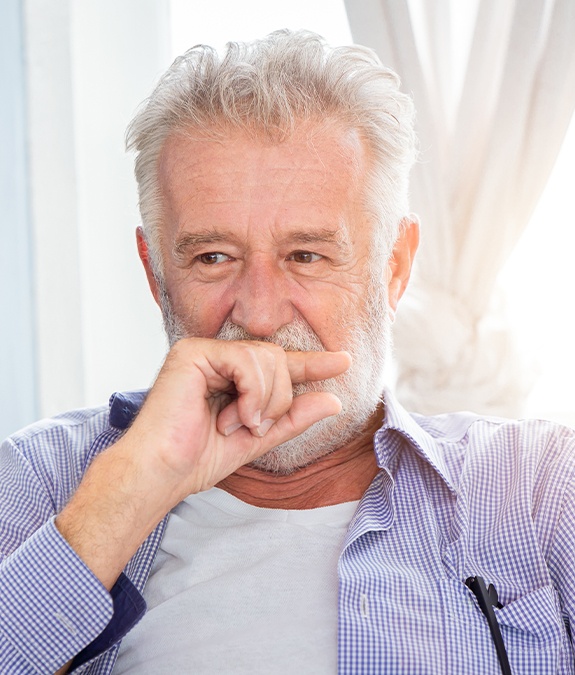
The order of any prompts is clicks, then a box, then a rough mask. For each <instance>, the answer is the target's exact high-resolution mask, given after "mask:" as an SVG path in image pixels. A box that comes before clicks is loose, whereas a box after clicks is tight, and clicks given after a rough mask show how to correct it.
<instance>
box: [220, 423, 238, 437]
mask: <svg viewBox="0 0 575 675" xmlns="http://www.w3.org/2000/svg"><path fill="white" fill-rule="evenodd" d="M241 426H242V425H241V423H240V422H238V423H236V424H230V426H229V427H226V428H225V429H224V436H230V435H231V434H233V433H234V431H237V430H238V429H239V428H240V427H241Z"/></svg>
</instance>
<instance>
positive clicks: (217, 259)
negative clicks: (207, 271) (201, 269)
mask: <svg viewBox="0 0 575 675" xmlns="http://www.w3.org/2000/svg"><path fill="white" fill-rule="evenodd" d="M196 260H199V261H200V262H201V263H202V264H203V265H217V264H218V263H222V262H226V260H229V256H227V255H226V254H225V253H218V252H214V253H212V252H210V253H202V254H200V255H199V256H198V257H197V258H196Z"/></svg>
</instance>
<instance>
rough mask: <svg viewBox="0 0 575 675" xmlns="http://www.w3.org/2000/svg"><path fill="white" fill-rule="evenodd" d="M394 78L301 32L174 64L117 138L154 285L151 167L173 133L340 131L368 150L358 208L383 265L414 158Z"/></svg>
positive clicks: (157, 211) (156, 218)
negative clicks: (127, 155) (131, 154)
mask: <svg viewBox="0 0 575 675" xmlns="http://www.w3.org/2000/svg"><path fill="white" fill-rule="evenodd" d="M398 87H399V78H398V77H397V75H396V74H395V73H394V72H393V71H391V70H390V69H388V68H385V67H384V66H383V65H382V64H381V62H380V61H379V59H378V57H377V56H376V54H375V53H374V52H373V51H372V50H370V49H367V48H365V47H360V46H350V47H337V48H330V47H328V46H327V45H326V43H325V41H324V40H323V39H322V38H321V37H320V36H319V35H316V34H314V33H311V32H308V31H296V32H293V31H288V30H281V31H276V32H274V33H271V34H270V35H268V36H267V37H265V38H263V39H262V40H256V41H254V42H250V43H236V42H230V43H228V45H227V49H226V52H225V54H224V55H223V56H221V57H220V56H219V55H218V53H217V51H216V50H214V49H213V48H211V47H208V46H205V45H198V46H196V47H193V48H192V49H190V50H188V51H187V52H186V53H185V54H183V55H182V56H180V57H178V58H177V59H176V60H175V61H174V63H173V64H172V65H171V67H170V68H169V69H168V71H167V72H166V73H165V74H164V75H163V77H162V78H161V79H160V81H159V83H158V85H157V87H156V88H155V90H154V91H153V93H152V95H151V96H150V97H149V98H148V99H147V100H146V101H145V102H144V103H143V105H142V107H141V109H140V110H139V112H138V113H137V115H136V116H135V118H134V119H133V120H132V122H131V124H130V126H129V127H128V131H127V134H126V146H127V148H128V149H129V150H135V151H136V153H137V154H136V161H135V173H136V179H137V182H138V189H139V203H140V213H141V217H142V226H143V230H144V235H145V238H146V241H147V243H148V247H149V249H150V256H151V263H152V268H153V270H154V273H155V274H156V276H157V277H158V278H160V277H162V276H163V259H162V256H161V253H160V251H161V236H162V235H161V233H162V229H161V224H162V218H163V213H162V197H161V192H160V185H159V178H158V166H159V159H160V153H161V151H162V148H163V146H164V143H165V141H166V139H167V138H168V137H169V136H170V135H172V134H174V133H190V132H192V133H193V134H194V135H195V136H197V135H199V137H200V138H203V137H205V138H214V137H216V138H217V137H218V136H221V134H222V132H223V131H225V130H229V129H239V130H242V131H244V132H247V133H249V134H252V135H254V136H262V135H264V136H266V137H268V138H269V139H271V140H272V141H273V142H278V143H280V142H281V141H282V140H284V139H286V138H289V136H290V134H291V133H292V132H293V131H294V129H295V128H296V126H297V125H298V123H301V122H317V123H318V124H324V123H328V124H329V123H333V122H336V123H340V124H342V125H343V126H344V127H345V128H348V129H355V130H356V131H357V132H358V133H359V136H360V138H361V140H362V141H363V142H364V143H365V144H366V147H367V148H368V157H369V160H370V167H369V171H368V176H367V182H366V186H365V194H364V198H365V201H366V203H365V208H366V210H367V212H368V213H369V215H370V216H371V219H372V220H373V221H374V222H375V225H376V226H375V228H374V231H375V247H374V255H375V257H376V258H378V259H380V260H381V259H382V258H383V259H387V257H388V255H389V253H390V252H391V248H392V246H393V243H394V242H395V240H396V238H397V234H398V229H399V226H400V222H401V220H402V218H403V217H404V216H405V215H406V214H407V213H408V206H407V189H408V174H409V170H410V168H411V165H412V163H413V161H414V159H415V145H416V143H415V135H414V131H413V105H412V101H411V98H410V97H409V96H407V95H405V94H403V93H401V92H400V91H399V88H398Z"/></svg>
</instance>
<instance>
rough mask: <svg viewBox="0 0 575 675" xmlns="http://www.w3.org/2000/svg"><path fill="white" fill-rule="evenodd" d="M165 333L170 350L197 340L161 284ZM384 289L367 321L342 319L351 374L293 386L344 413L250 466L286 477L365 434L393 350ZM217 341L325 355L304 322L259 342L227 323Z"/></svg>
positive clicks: (371, 299) (373, 287)
mask: <svg viewBox="0 0 575 675" xmlns="http://www.w3.org/2000/svg"><path fill="white" fill-rule="evenodd" d="M158 285H159V289H160V300H161V308H162V315H163V320H164V328H165V331H166V334H167V337H168V341H169V344H170V346H171V345H173V344H174V343H175V342H176V341H177V340H180V339H182V338H186V337H199V335H198V333H197V332H196V331H194V330H193V329H192V330H189V329H188V328H187V327H186V325H185V322H184V321H183V320H182V319H181V318H180V317H178V316H176V314H175V312H174V310H173V306H172V303H171V301H170V298H169V296H168V293H167V291H166V289H165V285H164V284H163V283H162V282H159V283H158ZM386 290H387V289H386V288H385V286H383V285H382V284H380V283H376V282H374V283H372V284H370V287H369V289H368V300H367V303H366V305H367V306H366V310H367V311H366V314H367V318H365V317H363V318H359V317H357V316H355V317H354V316H353V314H352V312H348V313H345V312H344V313H343V315H344V316H350V317H352V318H350V319H347V320H346V321H345V324H344V322H343V321H342V322H341V324H342V325H341V329H342V333H343V334H348V335H349V337H348V339H347V341H346V343H345V344H342V345H340V347H339V348H340V349H345V350H347V351H348V352H349V353H350V354H351V357H352V364H351V366H350V367H349V369H348V370H347V371H346V372H345V373H343V374H342V375H339V376H338V377H334V378H330V379H328V380H321V381H318V382H305V383H303V384H294V385H293V394H294V396H299V395H301V394H303V393H305V392H308V391H327V392H331V393H333V394H335V395H336V396H337V397H338V398H339V400H340V401H341V404H342V410H341V412H340V413H339V414H338V415H336V416H333V417H327V418H325V419H323V420H320V421H319V422H316V423H315V424H313V425H312V426H311V427H309V428H308V429H307V430H306V431H304V432H303V433H302V434H300V435H299V436H296V437H295V438H292V439H291V440H289V441H286V442H284V443H282V444H281V445H278V446H276V447H274V448H272V449H271V450H269V451H268V452H266V453H265V454H264V455H262V456H261V457H259V458H258V459H256V460H254V461H253V462H252V463H251V464H250V466H253V467H255V468H257V469H260V470H261V471H267V472H273V473H276V474H281V475H288V474H290V473H293V472H294V471H296V470H297V469H300V468H302V467H304V466H307V465H308V464H311V463H313V462H314V461H316V460H317V459H319V458H320V457H323V456H325V455H328V454H330V453H331V452H333V451H334V450H337V449H339V448H341V447H343V446H345V445H347V444H348V443H350V442H351V441H352V440H354V439H355V438H357V437H358V435H360V434H361V431H362V430H363V429H364V428H365V426H366V425H367V423H368V421H369V419H370V418H371V416H372V415H373V414H374V413H375V411H376V409H377V407H378V405H379V404H380V403H381V400H382V393H383V386H384V382H383V380H384V369H385V362H386V356H387V353H388V350H389V348H390V346H391V337H390V335H391V322H390V319H389V315H388V312H387V293H386ZM215 337H216V339H218V340H258V341H259V342H273V343H275V344H277V345H279V346H280V347H282V348H283V349H284V350H286V351H325V348H324V346H323V344H322V343H321V341H320V340H319V338H318V336H317V335H316V334H315V333H314V332H313V330H312V329H311V327H310V326H309V324H308V323H307V322H306V321H305V320H304V319H303V318H301V317H299V316H296V319H295V320H294V321H293V322H292V323H290V324H288V325H286V326H282V327H281V328H280V329H279V330H278V331H276V333H274V335H272V336H270V337H267V338H258V337H254V336H252V335H250V334H249V333H247V332H246V331H245V330H244V329H243V328H242V327H241V326H238V325H237V324H234V323H232V321H230V319H226V321H225V322H224V323H223V325H222V327H221V328H220V330H219V331H218V333H217V334H216V336H215Z"/></svg>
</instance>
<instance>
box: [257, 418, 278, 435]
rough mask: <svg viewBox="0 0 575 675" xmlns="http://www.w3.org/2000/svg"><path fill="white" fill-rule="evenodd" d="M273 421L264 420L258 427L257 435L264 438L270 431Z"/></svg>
mask: <svg viewBox="0 0 575 675" xmlns="http://www.w3.org/2000/svg"><path fill="white" fill-rule="evenodd" d="M273 423H274V420H264V421H263V422H262V423H261V424H260V425H259V427H258V435H259V436H265V435H266V434H267V433H268V431H269V430H270V429H271V427H272V424H273Z"/></svg>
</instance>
